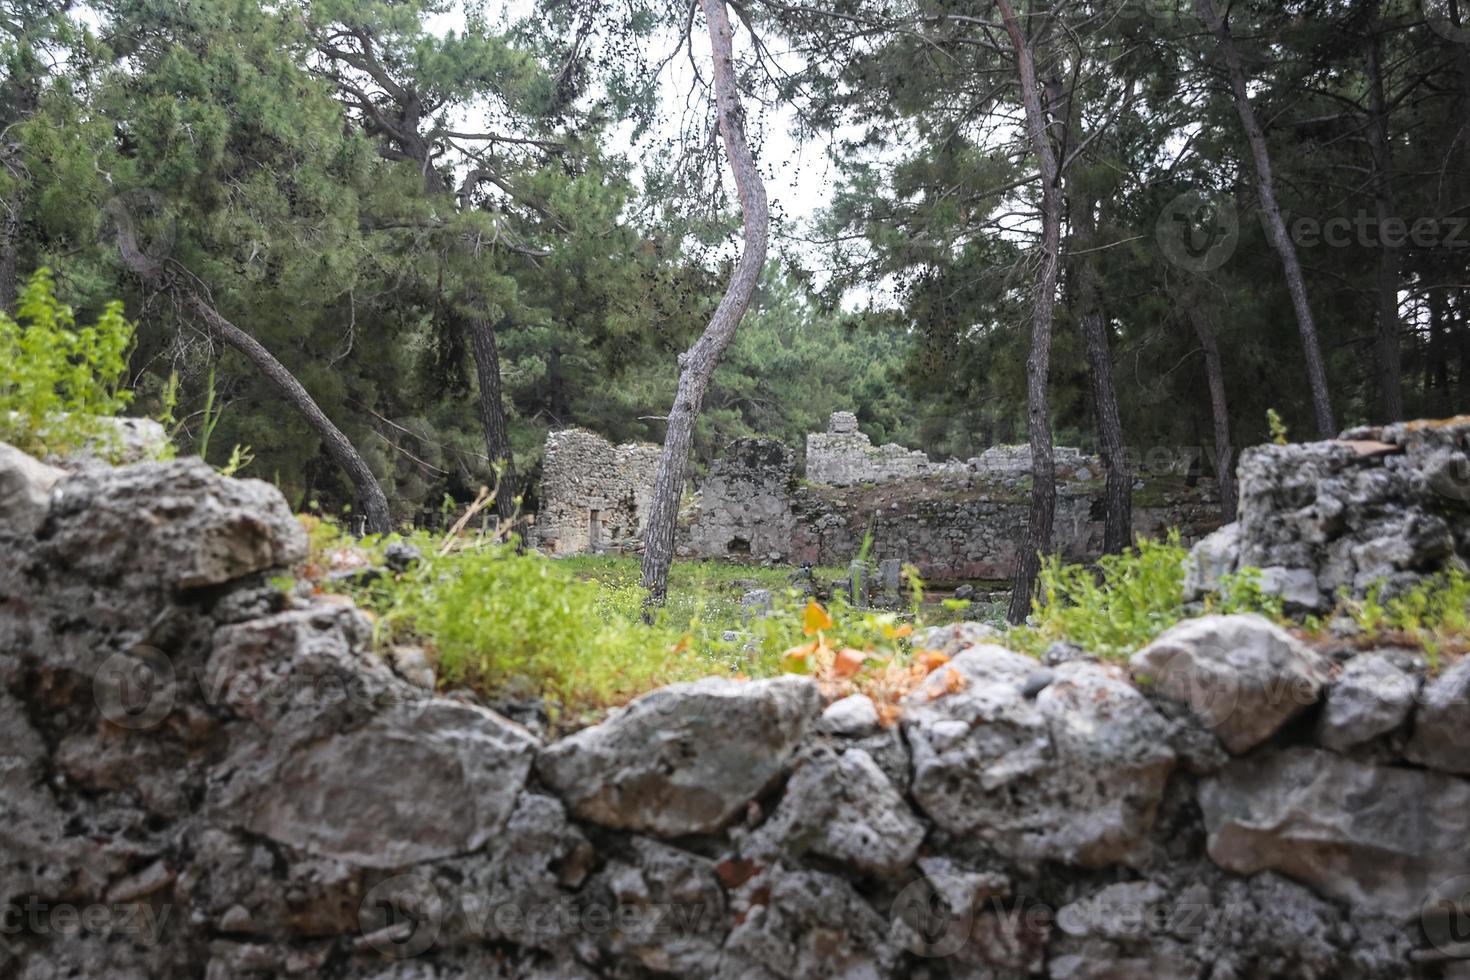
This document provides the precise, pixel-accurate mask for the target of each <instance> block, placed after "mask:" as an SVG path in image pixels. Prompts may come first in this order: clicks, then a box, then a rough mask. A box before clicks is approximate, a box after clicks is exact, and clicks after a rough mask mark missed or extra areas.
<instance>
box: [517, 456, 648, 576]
mask: <svg viewBox="0 0 1470 980" xmlns="http://www.w3.org/2000/svg"><path fill="white" fill-rule="evenodd" d="M658 456H659V448H658V447H657V446H648V445H638V444H636V443H625V444H623V445H621V446H614V445H613V444H612V443H610V442H608V441H607V440H606V439H604V438H602V437H601V436H599V435H597V434H595V433H592V432H588V431H587V430H585V429H563V430H560V431H557V432H553V433H551V434H550V435H548V436H547V437H546V459H545V462H544V464H543V468H542V477H541V508H540V510H539V511H538V512H537V514H536V524H535V539H536V544H537V546H538V547H540V548H541V549H542V550H543V551H545V552H546V553H547V554H551V555H576V554H586V553H594V554H595V553H599V552H603V551H611V552H614V553H616V552H619V551H625V550H628V549H629V548H631V547H632V546H633V545H634V544H635V543H636V542H638V541H640V540H641V534H642V531H643V518H644V515H645V514H646V513H647V511H648V503H649V496H650V494H651V493H652V492H653V478H654V475H655V474H656V473H657V472H658Z"/></svg>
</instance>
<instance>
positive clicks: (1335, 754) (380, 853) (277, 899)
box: [0, 446, 1470, 980]
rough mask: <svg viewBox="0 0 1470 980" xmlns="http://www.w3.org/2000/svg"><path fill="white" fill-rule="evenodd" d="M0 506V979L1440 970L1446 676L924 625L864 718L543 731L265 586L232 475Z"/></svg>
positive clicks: (698, 706)
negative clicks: (1037, 644)
mask: <svg viewBox="0 0 1470 980" xmlns="http://www.w3.org/2000/svg"><path fill="white" fill-rule="evenodd" d="M0 487H3V488H4V489H5V491H6V493H5V494H4V496H3V497H0V803H3V807H4V819H3V821H0V909H3V910H4V919H3V925H4V928H3V931H0V974H3V975H5V976H14V977H18V978H22V980H48V978H53V977H62V976H72V977H77V976H82V977H107V978H109V980H144V978H157V980H172V978H191V980H192V978H197V977H204V978H206V980H264V978H270V977H282V976H302V977H307V976H323V977H331V978H335V980H358V978H362V980H367V978H373V980H418V978H422V980H430V978H459V977H464V978H471V977H473V978H497V977H499V978H511V977H516V978H543V980H552V978H588V980H593V978H654V977H680V978H693V980H700V978H719V980H737V978H738V980H778V978H786V977H800V978H808V977H811V978H819V977H834V978H835V977H843V978H873V980H884V978H898V977H914V978H928V980H958V978H970V977H994V978H1017V980H1019V978H1023V977H1037V976H1040V977H1047V978H1050V980H1079V978H1133V977H1211V978H1217V980H1218V978H1226V977H1229V978H1234V980H1249V978H1262V980H1266V978H1279V977H1317V978H1324V980H1325V978H1333V980H1339V978H1341V980H1358V978H1363V980H1366V978H1383V980H1389V978H1404V977H1414V978H1431V977H1459V978H1463V977H1465V976H1466V975H1467V973H1470V971H1467V970H1466V968H1465V965H1466V962H1467V961H1466V960H1465V959H1463V958H1464V957H1467V956H1470V942H1467V941H1466V937H1465V935H1464V933H1463V929H1462V926H1463V923H1464V921H1465V919H1464V917H1465V916H1466V915H1467V914H1470V881H1467V879H1466V875H1467V874H1470V843H1467V842H1470V781H1467V779H1466V778H1465V777H1466V775H1467V773H1470V769H1467V767H1466V763H1465V760H1466V759H1470V713H1467V708H1466V704H1467V694H1470V660H1465V659H1462V660H1459V661H1457V662H1453V663H1448V664H1446V665H1445V667H1444V669H1443V670H1441V671H1439V672H1438V673H1435V672H1433V671H1430V670H1429V669H1428V667H1427V665H1426V664H1425V663H1424V661H1423V658H1422V657H1416V656H1414V655H1412V654H1408V653H1405V652H1403V651H1394V650H1388V649H1384V650H1363V649H1359V648H1358V647H1356V646H1353V645H1351V644H1347V645H1344V646H1342V647H1341V648H1334V647H1331V646H1329V647H1325V648H1308V647H1305V646H1303V645H1302V644H1301V643H1300V642H1299V641H1298V640H1296V639H1294V638H1293V637H1292V636H1291V635H1289V634H1287V633H1285V632H1284V631H1282V630H1281V629H1279V628H1277V627H1276V626H1274V625H1272V624H1270V623H1268V622H1266V621H1265V620H1261V619H1258V618H1256V617H1249V616H1242V617H1207V618H1204V619H1199V620H1192V621H1188V622H1186V623H1183V624H1181V625H1180V626H1178V627H1176V628H1175V629H1173V630H1171V631H1169V632H1168V633H1166V634H1164V635H1163V636H1161V637H1160V638H1159V639H1158V640H1157V641H1156V642H1155V643H1154V644H1152V645H1151V646H1150V647H1148V648H1146V649H1145V650H1143V651H1140V652H1139V653H1138V654H1137V655H1136V656H1135V657H1134V658H1133V660H1132V663H1131V665H1129V666H1128V667H1124V666H1121V665H1110V664H1104V663H1099V662H1096V661H1094V660H1092V659H1090V658H1089V657H1087V656H1086V654H1085V652H1083V651H1079V650H1076V649H1075V648H1068V647H1064V646H1058V647H1055V648H1053V649H1052V650H1051V651H1049V652H1048V655H1047V657H1046V660H1045V662H1044V663H1038V662H1037V661H1035V660H1031V659H1029V658H1026V657H1022V656H1019V655H1018V654H1015V653H1013V652H1011V651H1008V650H1005V649H1003V648H1001V647H999V646H996V645H994V644H993V643H991V642H988V639H989V637H990V634H988V633H987V630H986V628H985V627H983V626H978V625H976V624H962V625H960V626H956V627H947V628H942V629H940V630H938V631H935V632H933V633H931V634H929V635H926V636H924V637H921V638H919V642H920V643H922V644H923V645H925V646H927V647H929V648H933V649H941V650H944V651H945V652H947V653H949V654H951V655H952V659H951V660H950V661H949V662H948V663H946V664H943V665H941V666H940V667H939V668H937V669H935V670H934V671H933V672H932V673H930V674H929V675H928V677H927V679H925V680H923V681H922V683H920V684H919V685H918V687H917V688H915V689H914V691H913V692H912V693H911V694H909V695H908V696H907V697H906V698H905V699H904V700H903V701H902V703H901V704H900V705H899V706H898V712H897V716H896V717H894V716H891V715H890V716H888V717H886V719H885V720H880V716H879V713H878V712H877V711H876V710H875V708H874V705H873V704H872V703H871V702H868V701H867V700H866V698H864V697H863V696H862V695H854V696H849V697H845V698H842V699H841V700H835V701H833V700H832V698H833V695H832V694H831V693H830V692H825V691H824V690H823V689H822V688H821V687H819V685H818V684H817V683H816V682H814V681H813V680H812V679H811V678H808V677H796V676H788V677H783V678H779V679H774V680H760V681H740V680H736V679H732V678H710V679H706V680H702V681H697V682H693V683H687V684H677V685H673V686H670V687H667V688H663V689H660V690H657V691H654V692H652V693H650V694H648V695H646V696H644V697H642V698H640V699H638V700H636V701H634V702H633V703H631V704H630V705H628V706H627V707H626V708H624V709H621V710H619V711H616V712H614V713H612V714H611V715H610V716H609V717H608V718H607V719H606V720H605V721H603V722H602V723H601V724H598V725H595V726H593V727H590V728H585V729H583V730H581V731H579V732H577V733H575V734H572V735H569V736H566V737H563V738H559V739H555V740H549V741H548V740H547V739H546V738H545V737H544V736H543V734H542V733H541V732H539V731H537V730H531V729H527V728H525V727H523V726H521V725H519V724H516V723H515V722H512V721H510V720H509V719H507V718H506V717H504V716H502V715H500V714H497V713H496V712H495V711H492V710H490V709H489V708H488V707H486V706H484V705H482V704H481V703H479V702H478V701H477V699H476V698H475V697H474V696H472V695H470V694H467V693H465V692H462V691H457V692H450V693H447V694H437V693H434V692H433V691H431V690H427V689H425V688H424V687H421V686H419V685H418V684H416V683H414V682H413V681H411V680H410V679H409V678H411V677H412V678H419V680H420V682H422V674H421V673H420V672H417V671H412V670H403V672H402V675H401V676H400V674H399V673H397V672H396V671H399V670H402V667H401V665H400V664H399V651H393V650H389V651H383V652H378V651H375V650H373V649H372V647H371V644H370V638H371V634H372V628H371V624H370V622H369V621H368V619H367V618H366V617H365V616H364V615H363V614H362V613H360V612H358V611H357V610H356V609H354V608H352V607H351V605H350V604H341V603H339V602H335V601H328V598H327V597H322V596H313V595H311V594H310V592H309V590H305V589H300V590H292V591H283V590H282V589H281V588H280V586H279V585H278V584H276V583H277V582H278V580H279V578H280V577H282V576H288V575H291V574H293V572H294V571H295V570H296V566H297V565H298V564H299V562H300V561H301V560H302V559H303V557H304V554H305V547H306V541H305V535H304V532H303V530H302V528H301V526H300V525H299V524H298V523H297V522H296V521H295V520H294V519H293V518H292V516H291V514H290V513H289V511H288V510H287V508H286V505H285V501H284V500H283V499H282V498H281V496H280V494H279V493H278V492H277V491H276V490H275V489H274V488H272V487H270V486H268V485H266V484H264V483H260V482H258V481H252V480H229V479H224V478H222V477H220V476H219V475H217V474H216V473H215V472H214V471H213V470H212V469H210V468H209V467H208V466H206V465H204V464H203V463H201V462H199V461H198V460H180V461H176V462H169V463H148V464H141V465H136V466H130V467H125V468H121V469H117V470H93V471H88V472H83V473H79V474H74V475H70V476H68V475H67V474H64V473H61V472H59V471H56V470H53V469H50V468H48V467H45V466H43V465H41V464H38V463H36V462H35V461H33V460H29V459H28V458H26V457H23V456H22V455H21V454H18V453H15V452H14V451H13V450H9V449H8V447H3V446H0ZM1349 520H1350V521H1351V518H1349ZM1135 679H1139V680H1146V681H1147V682H1148V683H1147V684H1146V685H1144V686H1142V687H1140V686H1137V685H1135V683H1134V682H1133V681H1134V680H1135ZM829 702H830V703H829ZM885 721H886V723H887V724H886V725H885Z"/></svg>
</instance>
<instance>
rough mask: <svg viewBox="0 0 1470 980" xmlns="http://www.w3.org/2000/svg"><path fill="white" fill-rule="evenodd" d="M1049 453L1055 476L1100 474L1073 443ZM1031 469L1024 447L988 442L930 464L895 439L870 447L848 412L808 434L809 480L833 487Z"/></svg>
mask: <svg viewBox="0 0 1470 980" xmlns="http://www.w3.org/2000/svg"><path fill="white" fill-rule="evenodd" d="M1052 453H1053V456H1054V458H1055V461H1056V468H1057V475H1058V477H1059V478H1062V479H1070V478H1074V477H1075V478H1076V479H1080V480H1088V479H1091V478H1092V477H1094V476H1096V475H1097V474H1098V473H1100V472H1101V469H1100V464H1099V462H1098V460H1097V459H1096V458H1095V457H1092V456H1084V455H1083V454H1082V453H1081V452H1080V451H1078V450H1077V449H1075V448H1073V447H1071V446H1057V447H1054V449H1053V450H1052ZM1030 473H1031V449H1030V447H1028V446H992V447H990V448H989V449H987V450H985V451H984V452H983V453H981V454H980V455H979V456H975V457H972V458H970V459H967V460H958V459H949V460H945V461H944V462H934V461H933V460H931V459H930V458H929V457H928V455H927V454H925V453H924V452H922V451H920V450H917V449H905V448H904V447H902V446H899V445H897V444H895V443H887V444H885V445H882V446H874V445H873V443H872V441H871V440H870V439H869V438H868V437H867V436H866V435H865V434H863V433H862V432H859V431H858V423H857V416H856V415H854V414H853V413H851V412H833V413H832V417H831V419H829V420H828V422H827V431H826V432H813V433H811V434H809V435H808V436H807V437H806V478H807V481H808V482H810V483H818V484H823V485H825V486H831V487H852V486H859V485H862V484H868V483H891V482H894V481H903V480H923V479H944V478H953V477H959V478H962V479H963V478H967V477H970V478H976V479H980V480H994V479H1003V478H1015V477H1021V476H1027V475H1029V474H1030Z"/></svg>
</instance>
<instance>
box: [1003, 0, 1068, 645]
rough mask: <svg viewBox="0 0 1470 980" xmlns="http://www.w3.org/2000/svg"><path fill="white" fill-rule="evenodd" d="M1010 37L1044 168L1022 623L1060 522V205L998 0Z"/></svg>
mask: <svg viewBox="0 0 1470 980" xmlns="http://www.w3.org/2000/svg"><path fill="white" fill-rule="evenodd" d="M996 5H997V7H998V8H999V9H1000V12H1001V19H1002V20H1003V21H1004V22H1005V29H1006V34H1007V35H1009V36H1010V40H1011V46H1012V48H1014V49H1015V53H1016V69H1017V74H1018V75H1019V76H1020V82H1021V101H1022V103H1023V104H1024V106H1025V109H1026V129H1027V132H1028V134H1029V136H1030V139H1031V145H1032V150H1033V151H1034V152H1035V153H1036V157H1037V160H1038V162H1039V163H1040V166H1041V264H1040V268H1039V269H1038V270H1037V274H1036V284H1035V287H1034V289H1033V292H1032V296H1031V352H1030V354H1029V355H1028V356H1027V358H1026V431H1027V435H1028V437H1029V440H1030V443H1031V513H1030V516H1029V519H1028V521H1027V524H1026V538H1025V540H1024V541H1023V543H1022V545H1021V552H1020V554H1019V555H1017V556H1016V575H1015V579H1014V581H1013V582H1012V587H1011V602H1010V607H1009V608H1008V609H1007V611H1006V617H1007V619H1009V620H1010V622H1011V623H1021V622H1024V621H1025V619H1026V616H1027V614H1028V613H1030V611H1031V593H1032V591H1033V590H1034V589H1035V587H1036V576H1037V574H1038V573H1040V571H1041V556H1042V554H1044V553H1047V552H1049V551H1051V537H1052V523H1053V521H1054V520H1055V517H1056V505H1057V481H1056V460H1055V457H1054V456H1053V453H1052V445H1051V411H1050V406H1049V405H1048V400H1047V378H1048V375H1049V373H1050V370H1051V334H1052V318H1053V316H1054V315H1055V312H1056V294H1057V274H1058V268H1059V266H1060V261H1061V235H1062V200H1061V188H1060V187H1059V186H1058V173H1057V158H1056V154H1055V152H1054V151H1053V149H1052V145H1051V141H1050V139H1049V138H1048V135H1047V122H1046V114H1045V112H1044V111H1043V110H1042V106H1041V92H1040V89H1039V88H1038V87H1037V84H1036V62H1035V60H1034V58H1033V57H1032V51H1031V45H1030V42H1028V41H1027V40H1026V37H1025V36H1024V35H1023V34H1022V33H1021V25H1020V24H1019V22H1017V20H1016V11H1015V9H1014V8H1013V7H1012V5H1011V0H997V4H996Z"/></svg>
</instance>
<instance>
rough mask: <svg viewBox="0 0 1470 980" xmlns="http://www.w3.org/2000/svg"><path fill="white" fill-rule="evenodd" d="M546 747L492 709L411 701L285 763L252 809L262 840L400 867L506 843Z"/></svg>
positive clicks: (246, 818) (247, 817) (250, 825)
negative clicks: (499, 839) (540, 749)
mask: <svg viewBox="0 0 1470 980" xmlns="http://www.w3.org/2000/svg"><path fill="white" fill-rule="evenodd" d="M536 748H537V742H536V740H535V739H534V738H532V737H531V736H530V735H529V734H528V733H527V732H525V730H524V729H522V728H520V727H519V726H517V725H513V724H512V723H510V722H508V721H506V720H505V719H503V718H501V717H500V716H498V715H496V714H494V713H493V712H491V711H487V710H485V709H484V708H478V707H475V706H473V705H467V704H460V703H457V702H453V701H446V700H443V699H433V700H429V701H425V702H422V703H421V704H404V705H398V706H395V707H394V708H393V709H391V710H389V711H387V712H385V713H383V714H382V715H380V716H378V717H376V718H374V719H373V721H372V722H370V723H369V724H367V725H365V726H363V727H362V728H360V729H357V730H356V731H352V732H344V733H342V734H340V735H336V736H333V737H331V738H328V739H327V740H325V741H323V742H320V743H317V744H315V745H313V746H310V747H309V748H306V749H305V750H303V751H299V752H297V753H294V754H292V755H291V756H289V757H288V758H285V759H282V760H281V761H280V765H279V767H278V768H277V770H276V778H275V780H274V781H272V782H271V783H270V784H269V785H268V786H267V787H266V788H265V789H264V790H263V791H261V792H260V793H258V794H257V795H255V796H254V798H253V799H250V800H248V801H247V802H246V803H245V806H246V807H247V809H246V810H245V812H244V813H243V814H241V817H242V820H241V822H242V825H243V826H244V827H245V829H247V830H249V831H250V832H251V833H257V834H260V835H262V836H264V837H268V838H270V839H271V840H274V841H278V842H279V843H282V844H285V845H287V846H289V847H293V848H296V849H298V850H301V851H304V852H306V853H308V854H316V855H321V856H324V857H331V858H336V859H339V860H342V861H347V862H351V863H353V864H358V865H362V866H364V867H369V868H400V867H404V866H406V865H409V864H413V863H416V862H419V861H426V860H430V859H433V858H439V857H446V856H448V855H451V854H458V853H463V852H467V851H473V850H475V849H477V848H479V847H481V846H482V845H484V844H485V843H487V842H488V841H491V840H493V839H495V837H496V836H497V835H498V834H499V833H500V831H501V829H502V827H503V826H504V824H505V821H506V820H507V819H508V818H509V816H510V813H511V809H512V808H513V807H514V805H515V801H516V797H517V796H518V795H519V794H520V790H521V787H522V785H524V783H525V779H526V774H527V773H528V772H529V771H530V769H531V764H532V761H533V758H534V755H535V751H536Z"/></svg>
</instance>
